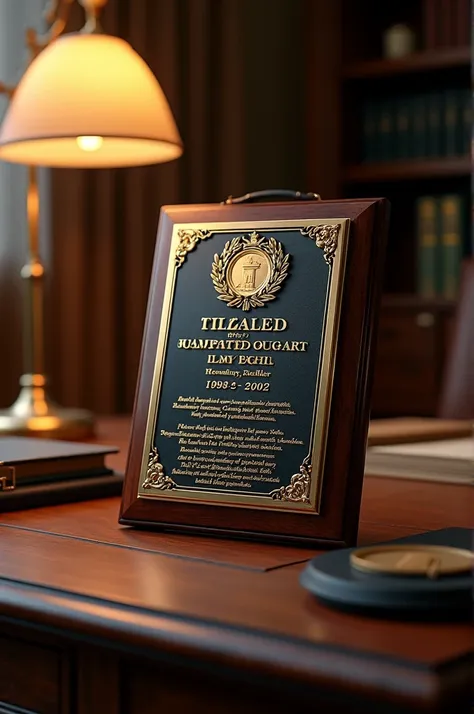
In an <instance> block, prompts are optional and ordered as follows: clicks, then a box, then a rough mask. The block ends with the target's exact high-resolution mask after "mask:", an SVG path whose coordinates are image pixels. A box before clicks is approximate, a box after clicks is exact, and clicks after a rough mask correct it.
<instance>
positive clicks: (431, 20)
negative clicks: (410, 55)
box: [422, 0, 471, 50]
mask: <svg viewBox="0 0 474 714" xmlns="http://www.w3.org/2000/svg"><path fill="white" fill-rule="evenodd" d="M470 27H471V4H470V0H423V4H422V39H423V47H424V49H426V50H436V49H441V48H447V47H467V46H468V45H469V43H470Z"/></svg>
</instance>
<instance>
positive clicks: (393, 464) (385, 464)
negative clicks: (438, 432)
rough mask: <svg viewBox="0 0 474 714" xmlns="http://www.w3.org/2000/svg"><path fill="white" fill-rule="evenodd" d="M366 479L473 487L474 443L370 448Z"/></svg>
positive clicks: (453, 441)
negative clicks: (374, 477)
mask: <svg viewBox="0 0 474 714" xmlns="http://www.w3.org/2000/svg"><path fill="white" fill-rule="evenodd" d="M365 473H366V475H373V476H391V477H394V478H396V477H398V478H410V479H419V480H423V481H440V482H445V483H459V484H472V483H474V439H473V438H463V439H443V440H440V441H429V442H418V443H408V444H397V445H391V446H372V447H369V448H368V449H367V454H366V461H365Z"/></svg>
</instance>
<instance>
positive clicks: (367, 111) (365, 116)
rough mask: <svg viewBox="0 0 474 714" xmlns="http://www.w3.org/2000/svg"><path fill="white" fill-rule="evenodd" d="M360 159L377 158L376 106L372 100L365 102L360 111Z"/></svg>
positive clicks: (369, 159) (370, 160) (367, 160)
mask: <svg viewBox="0 0 474 714" xmlns="http://www.w3.org/2000/svg"><path fill="white" fill-rule="evenodd" d="M362 135H363V144H362V161H364V162H368V163H370V162H372V161H375V160H376V159H377V146H376V142H377V108H376V105H375V103H374V102H367V103H366V104H365V105H364V108H363V111H362Z"/></svg>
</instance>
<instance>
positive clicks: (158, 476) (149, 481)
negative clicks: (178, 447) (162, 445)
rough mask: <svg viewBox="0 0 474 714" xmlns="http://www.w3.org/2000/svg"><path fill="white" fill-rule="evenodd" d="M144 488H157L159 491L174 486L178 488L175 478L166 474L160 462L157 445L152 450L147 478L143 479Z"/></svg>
mask: <svg viewBox="0 0 474 714" xmlns="http://www.w3.org/2000/svg"><path fill="white" fill-rule="evenodd" d="M142 488H155V489H157V490H158V491H168V490H170V489H172V488H178V485H177V484H176V483H175V482H174V481H173V479H172V478H170V477H169V476H167V475H166V474H165V469H164V467H163V465H162V464H160V455H159V453H158V450H157V448H156V446H154V447H153V449H152V450H151V452H150V456H149V458H148V467H147V470H146V478H145V480H144V481H143V484H142Z"/></svg>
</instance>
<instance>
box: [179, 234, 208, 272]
mask: <svg viewBox="0 0 474 714" xmlns="http://www.w3.org/2000/svg"><path fill="white" fill-rule="evenodd" d="M210 235H211V231H200V230H195V229H194V228H180V229H179V230H178V238H179V244H178V247H177V248H176V256H175V257H176V267H177V268H180V267H181V266H182V264H183V263H184V261H185V260H186V256H187V254H188V253H189V252H190V251H191V250H194V248H195V247H196V246H197V244H198V243H199V241H200V240H206V238H209V236H210Z"/></svg>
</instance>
